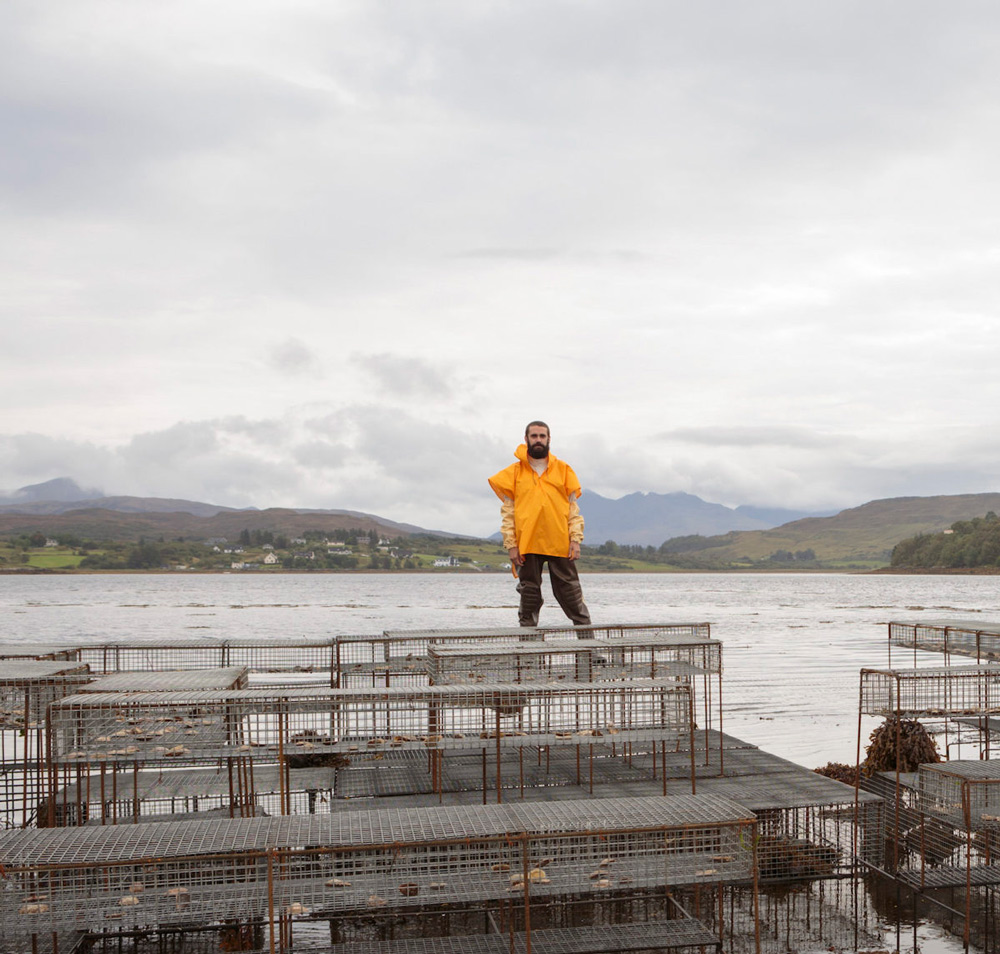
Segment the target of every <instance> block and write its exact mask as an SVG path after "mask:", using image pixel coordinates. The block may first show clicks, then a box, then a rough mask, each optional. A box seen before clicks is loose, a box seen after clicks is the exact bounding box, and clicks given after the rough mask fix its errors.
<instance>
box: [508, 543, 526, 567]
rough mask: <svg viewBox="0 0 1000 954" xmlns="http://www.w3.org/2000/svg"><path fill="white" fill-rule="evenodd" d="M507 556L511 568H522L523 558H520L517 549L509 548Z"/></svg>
mask: <svg viewBox="0 0 1000 954" xmlns="http://www.w3.org/2000/svg"><path fill="white" fill-rule="evenodd" d="M507 556H509V557H510V565H511V566H524V557H523V556H521V551H520V550H518V548H517V547H511V548H510V549H509V550H508V551H507Z"/></svg>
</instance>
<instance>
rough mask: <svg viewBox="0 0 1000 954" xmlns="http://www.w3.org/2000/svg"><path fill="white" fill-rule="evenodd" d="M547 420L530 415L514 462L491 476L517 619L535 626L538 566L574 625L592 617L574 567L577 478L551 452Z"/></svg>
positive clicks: (578, 529)
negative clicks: (511, 572)
mask: <svg viewBox="0 0 1000 954" xmlns="http://www.w3.org/2000/svg"><path fill="white" fill-rule="evenodd" d="M549 441H550V438H549V426H548V424H546V423H545V422H544V421H532V422H531V423H530V424H529V425H528V426H527V427H526V428H525V429H524V443H523V444H521V445H520V446H519V447H518V448H517V450H515V451H514V456H515V457H516V458H517V463H515V464H511V465H510V467H507V468H506V469H505V470H501V471H500V473H498V474H494V475H493V476H492V477H491V478H490V486H491V487H492V488H493V492H494V493H495V494H496V495H497V496H498V497H499V498H500V501H501V505H500V530H501V532H502V533H503V545H504V546H505V547H506V548H507V552H508V554H509V555H510V565H511V568H512V569H513V570H514V572H515V573H516V574H517V579H518V584H517V591H518V593H520V594H521V606H520V609H519V611H518V621H519V622H520V624H521V625H522V626H537V625H538V611H539V610H540V609H541V608H542V602H543V601H542V566H543V565H544V564H546V563H548V565H549V579H550V581H551V583H552V593H553V594H554V596H555V598H556V600H557V601H558V603H559V605H560V606H561V607H562V610H563V612H564V613H565V614H566V615H567V616H568V617H569V618H570V619H571V620H572V621H573V625H574V626H585V625H587V624H588V623H590V613H589V611H588V610H587V606H586V604H585V603H584V602H583V588H582V587H581V586H580V576H579V574H578V573H577V569H576V560H577V559H578V558H579V556H580V544H581V543H582V542H583V517H582V516H580V508H579V507H578V506H577V503H576V499H577V497H579V496H580V493H581V492H582V491H581V487H580V481H579V480H577V478H576V474H575V473H573V468H572V467H570V466H569V464H567V463H565V462H564V461H561V460H559V459H558V458H557V457H556V456H555V455H553V454H551V453H549Z"/></svg>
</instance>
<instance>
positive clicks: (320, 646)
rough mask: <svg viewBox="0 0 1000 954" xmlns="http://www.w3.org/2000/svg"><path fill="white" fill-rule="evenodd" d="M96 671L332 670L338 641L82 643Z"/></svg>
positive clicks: (82, 650)
mask: <svg viewBox="0 0 1000 954" xmlns="http://www.w3.org/2000/svg"><path fill="white" fill-rule="evenodd" d="M76 651H77V652H78V654H79V657H80V660H81V661H82V662H85V663H88V664H89V665H90V668H91V671H92V672H95V673H100V674H104V675H107V674H110V673H114V672H121V671H132V672H156V671H160V670H172V669H215V668H224V667H228V666H239V667H244V668H246V669H248V670H250V671H251V672H327V673H329V672H332V669H333V665H334V659H335V655H336V654H335V649H334V640H333V639H328V640H316V641H284V640H247V641H245V642H231V641H225V642H209V641H205V642H191V643H183V642H173V643H129V644H124V643H106V644H103V645H97V646H94V645H88V646H80V647H77V650H76Z"/></svg>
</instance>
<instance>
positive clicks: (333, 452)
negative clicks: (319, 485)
mask: <svg viewBox="0 0 1000 954" xmlns="http://www.w3.org/2000/svg"><path fill="white" fill-rule="evenodd" d="M291 455H292V458H293V459H294V461H295V462H296V463H297V464H301V465H302V466H303V467H310V468H321V469H324V470H337V469H339V468H342V467H347V466H349V465H350V464H351V463H352V462H353V460H354V457H355V455H354V451H353V450H352V449H351V448H350V447H348V446H347V445H346V444H336V443H327V442H326V441H307V442H304V443H301V444H297V445H296V446H295V447H293V448H292V449H291Z"/></svg>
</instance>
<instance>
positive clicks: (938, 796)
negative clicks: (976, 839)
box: [917, 759, 1000, 834]
mask: <svg viewBox="0 0 1000 954" xmlns="http://www.w3.org/2000/svg"><path fill="white" fill-rule="evenodd" d="M917 794H918V805H919V808H920V810H921V811H922V812H924V813H926V814H928V815H934V816H937V817H940V818H941V819H942V820H947V821H950V822H952V823H953V824H954V825H956V826H960V827H962V828H963V829H973V830H995V831H996V832H997V833H998V834H1000V762H998V761H996V760H993V761H981V760H979V759H976V760H971V759H970V760H959V759H952V760H951V761H949V762H942V763H940V764H935V765H921V766H920V768H919V770H918V772H917Z"/></svg>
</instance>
